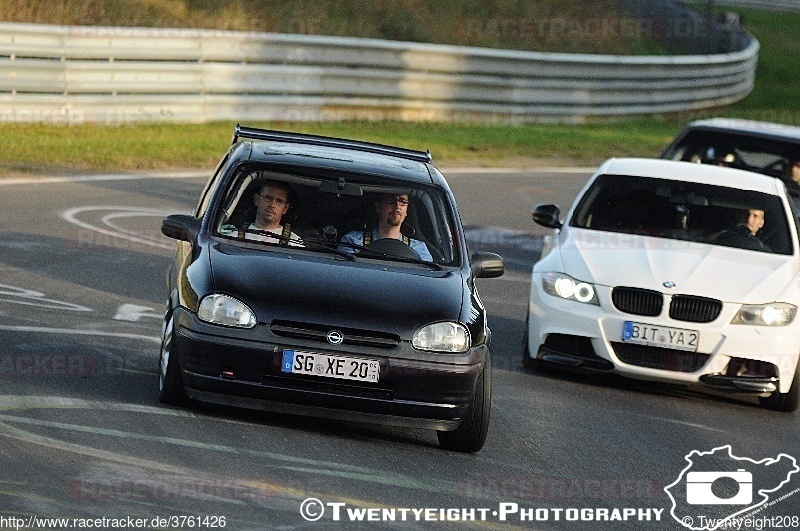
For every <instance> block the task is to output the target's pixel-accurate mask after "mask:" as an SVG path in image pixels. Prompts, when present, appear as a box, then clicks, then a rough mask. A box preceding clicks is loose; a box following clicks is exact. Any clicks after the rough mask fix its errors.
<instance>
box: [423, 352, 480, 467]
mask: <svg viewBox="0 0 800 531" xmlns="http://www.w3.org/2000/svg"><path fill="white" fill-rule="evenodd" d="M491 407H492V358H491V355H490V354H487V355H486V364H485V365H484V366H483V370H482V371H481V374H480V376H479V377H478V382H477V385H476V386H475V394H474V395H472V402H470V405H469V407H468V408H467V411H466V413H465V415H464V419H463V420H462V421H461V425H460V426H459V427H458V428H456V429H455V430H453V431H437V432H436V436H437V438H438V439H439V444H440V445H441V446H442V448H444V449H445V450H451V451H454V452H477V451H479V450H480V449H481V448H483V445H484V443H485V442H486V434H487V433H489V413H490V411H491Z"/></svg>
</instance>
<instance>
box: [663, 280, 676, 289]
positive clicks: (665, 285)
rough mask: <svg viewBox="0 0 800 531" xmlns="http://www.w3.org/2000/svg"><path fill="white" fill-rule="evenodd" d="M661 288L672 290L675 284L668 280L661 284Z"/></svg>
mask: <svg viewBox="0 0 800 531" xmlns="http://www.w3.org/2000/svg"><path fill="white" fill-rule="evenodd" d="M662 286H664V287H665V288H668V289H669V288H674V287H675V283H674V282H670V281H669V280H667V281H666V282H664V283H663V284H662Z"/></svg>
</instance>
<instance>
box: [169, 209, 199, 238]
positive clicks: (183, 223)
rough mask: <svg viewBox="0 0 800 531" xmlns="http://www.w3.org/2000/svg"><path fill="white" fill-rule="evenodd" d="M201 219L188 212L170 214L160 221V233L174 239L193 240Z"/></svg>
mask: <svg viewBox="0 0 800 531" xmlns="http://www.w3.org/2000/svg"><path fill="white" fill-rule="evenodd" d="M200 223H201V220H200V219H198V218H196V217H194V216H190V215H188V214H171V215H169V216H167V217H165V218H164V221H162V222H161V234H163V235H164V236H167V237H169V238H172V239H175V240H181V241H184V242H193V241H194V240H195V238H197V234H198V233H199V232H200Z"/></svg>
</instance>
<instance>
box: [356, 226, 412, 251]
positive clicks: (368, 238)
mask: <svg viewBox="0 0 800 531" xmlns="http://www.w3.org/2000/svg"><path fill="white" fill-rule="evenodd" d="M402 240H403V243H404V244H406V245H411V240H409V239H408V236H406V235H405V234H403V235H402ZM363 241H364V247H367V246H369V244H370V243H372V229H371V228H370V227H364V235H363Z"/></svg>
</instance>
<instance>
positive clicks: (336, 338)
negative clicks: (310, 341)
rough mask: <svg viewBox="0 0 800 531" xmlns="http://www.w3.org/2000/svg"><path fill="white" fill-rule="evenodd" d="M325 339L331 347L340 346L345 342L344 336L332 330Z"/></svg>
mask: <svg viewBox="0 0 800 531" xmlns="http://www.w3.org/2000/svg"><path fill="white" fill-rule="evenodd" d="M325 337H327V338H328V343H330V344H331V345H338V344H339V343H341V342H342V341H344V335H343V334H342V333H341V332H339V331H338V330H331V331H330V332H328V335H327V336H325Z"/></svg>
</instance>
